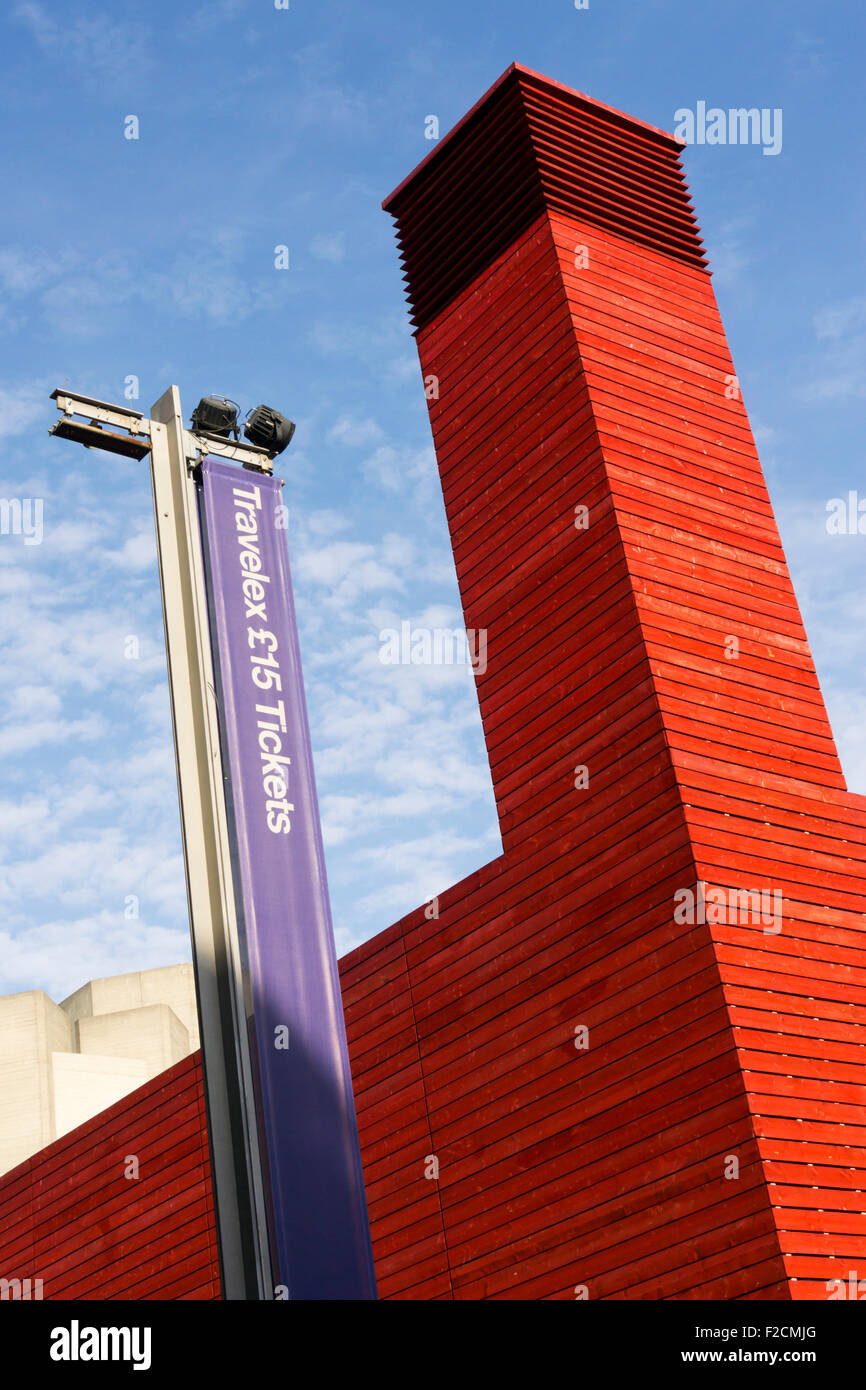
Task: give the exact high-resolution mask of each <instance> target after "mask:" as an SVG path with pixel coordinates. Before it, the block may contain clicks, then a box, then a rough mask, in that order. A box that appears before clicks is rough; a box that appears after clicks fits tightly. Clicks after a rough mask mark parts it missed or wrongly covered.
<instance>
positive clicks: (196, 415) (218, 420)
mask: <svg viewBox="0 0 866 1390" xmlns="http://www.w3.org/2000/svg"><path fill="white" fill-rule="evenodd" d="M192 427H193V429H194V430H195V431H196V433H197V434H215V435H217V436H218V437H219V438H220V439H231V437H232V435H234V437H235V439H237V437H238V407H237V405H236V404H235V402H234V401H230V400H229V399H228V397H227V396H202V398H201V400H200V401H199V403H198V405H197V406H196V408H195V410H194V411H193V412H192Z"/></svg>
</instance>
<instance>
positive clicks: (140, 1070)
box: [0, 964, 199, 1173]
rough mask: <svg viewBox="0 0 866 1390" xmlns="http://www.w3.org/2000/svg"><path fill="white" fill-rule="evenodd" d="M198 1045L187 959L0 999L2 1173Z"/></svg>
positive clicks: (0, 1159) (0, 1139) (9, 995)
mask: <svg viewBox="0 0 866 1390" xmlns="http://www.w3.org/2000/svg"><path fill="white" fill-rule="evenodd" d="M198 1046H199V1034H198V1016H197V1013H196V998H195V980H194V977H193V968H192V965H189V964H185V965H170V966H166V967H164V968H162V969H159V970H141V971H135V972H133V973H132V974H128V975H112V976H110V977H108V978H106V979H102V980H89V981H88V982H87V984H86V985H82V987H81V988H80V989H77V990H76V991H75V993H74V994H70V996H69V998H68V999H64V1000H63V1001H62V1002H61V1003H60V1004H55V1002H54V1000H53V999H50V998H49V997H48V995H47V994H45V993H44V992H43V991H42V990H38V989H33V990H25V991H24V992H23V993H21V994H7V995H5V996H4V997H3V998H0V1173H5V1172H8V1170H9V1169H10V1168H14V1167H15V1166H16V1165H17V1164H19V1163H21V1162H22V1161H23V1160H24V1159H26V1158H29V1157H30V1156H31V1154H34V1153H37V1152H38V1151H39V1150H40V1149H43V1148H44V1147H45V1146H46V1144H50V1143H52V1141H53V1140H55V1139H59V1138H60V1137H61V1135H64V1134H67V1133H68V1132H69V1131H70V1130H72V1129H75V1128H76V1127H77V1126H78V1125H80V1124H83V1123H84V1122H85V1120H89V1119H90V1118H91V1117H92V1116H93V1115H97V1114H99V1112H100V1111H102V1110H105V1109H106V1108H107V1107H108V1106H109V1105H113V1104H114V1103H115V1101H118V1100H120V1099H121V1098H122V1097H123V1096H126V1095H128V1094H129V1093H130V1091H134V1090H136V1089H137V1088H138V1087H139V1086H142V1085H144V1083H145V1082H146V1081H150V1080H151V1079H152V1078H153V1077H155V1076H158V1075H159V1074H160V1072H163V1071H165V1070H166V1068H168V1067H171V1066H173V1065H174V1063H175V1062H180V1061H182V1060H183V1058H184V1057H188V1056H189V1054H190V1053H191V1052H194V1051H195V1050H196V1049H197V1048H198Z"/></svg>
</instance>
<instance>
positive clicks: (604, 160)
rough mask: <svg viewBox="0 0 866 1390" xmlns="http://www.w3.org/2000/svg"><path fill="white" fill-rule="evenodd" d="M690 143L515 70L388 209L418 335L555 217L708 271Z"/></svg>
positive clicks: (516, 67)
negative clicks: (687, 164) (516, 243)
mask: <svg viewBox="0 0 866 1390" xmlns="http://www.w3.org/2000/svg"><path fill="white" fill-rule="evenodd" d="M682 148H683V145H682V142H681V141H679V140H677V139H675V138H674V136H672V135H669V134H667V133H666V132H665V131H663V130H657V129H656V128H655V127H654V126H650V125H646V124H645V123H644V122H643V121H638V120H636V119H635V118H634V117H632V116H626V115H624V114H623V112H621V111H616V110H615V109H614V108H613V107H610V106H605V105H604V104H603V103H602V102H598V101H593V99H592V98H591V97H587V96H584V95H583V93H581V92H576V91H573V90H572V89H571V88H570V87H564V86H562V85H561V84H560V83H558V82H552V81H551V80H550V79H549V78H546V77H542V76H540V74H538V73H535V72H532V71H530V69H528V68H524V67H521V66H520V64H518V63H513V64H512V65H511V67H510V68H508V69H507V70H506V71H505V72H504V73H503V74H502V76H501V77H500V78H499V80H498V81H497V82H496V83H494V85H493V86H492V87H491V88H490V90H489V91H488V92H486V93H485V95H484V96H483V97H482V98H481V100H480V101H479V102H478V103H477V104H476V105H475V106H474V107H473V108H472V110H471V111H470V112H469V113H468V114H467V115H466V116H464V118H463V119H462V120H461V121H460V122H458V124H457V125H456V126H455V127H454V128H453V130H451V131H449V133H448V134H447V135H446V136H445V137H444V138H443V139H442V140H441V141H440V142H439V143H438V144H437V145H436V146H435V148H434V149H433V150H431V152H430V154H429V155H428V156H427V158H426V159H424V160H423V161H422V162H421V163H420V164H419V165H418V167H417V168H416V169H415V170H414V171H413V172H412V173H411V174H410V175H409V176H408V178H406V179H404V180H403V182H402V183H401V184H400V186H399V187H398V188H396V189H395V190H394V192H393V193H392V194H391V195H390V196H389V197H388V198H386V199H385V202H384V203H383V204H382V206H383V207H384V208H385V210H386V211H387V212H390V213H391V215H392V216H393V217H394V219H395V221H396V223H397V238H398V242H399V246H400V256H401V259H402V262H403V268H404V279H405V280H406V282H407V290H408V295H409V300H410V304H411V309H412V321H413V323H414V324H415V326H416V327H417V328H421V327H423V326H424V324H426V323H428V322H429V321H430V320H431V319H432V318H433V317H434V316H435V315H436V314H437V313H438V312H439V310H440V309H441V308H443V307H444V305H446V304H448V303H449V302H450V300H452V299H453V298H454V296H455V295H457V294H459V292H460V291H461V290H462V289H463V288H464V287H465V286H466V285H468V284H469V283H470V282H471V281H472V280H473V279H474V278H475V276H476V275H477V274H478V273H479V272H480V271H481V270H483V269H484V267H485V266H487V265H489V264H490V262H491V261H492V260H494V259H495V257H496V256H498V255H499V254H500V252H502V251H503V250H504V249H505V248H506V246H508V245H509V243H510V242H512V241H513V240H514V238H515V237H516V236H517V235H518V234H519V233H520V232H521V231H522V230H523V229H524V228H525V227H527V226H528V225H529V224H530V223H531V222H533V221H534V220H535V218H536V217H538V216H539V215H540V214H541V213H542V212H543V211H544V210H545V209H546V208H549V209H552V210H554V211H561V212H568V213H571V214H572V215H574V216H576V217H579V218H580V219H582V220H583V221H585V222H587V223H590V224H591V225H594V226H598V227H605V228H607V229H608V230H610V231H613V232H618V233H619V234H620V235H621V236H624V237H629V238H630V239H631V240H633V241H637V242H641V243H642V244H643V245H646V246H652V247H654V248H655V249H656V250H658V251H662V252H665V253H666V254H668V255H670V256H674V257H676V259H678V260H681V261H686V262H687V263H688V264H690V265H696V266H705V265H706V260H705V258H704V255H703V247H702V242H701V238H700V236H699V233H698V226H697V222H696V221H695V215H694V212H693V210H692V206H691V203H690V201H689V197H688V191H687V187H686V182H685V178H684V176H683V171H682V168H681V166H680V160H679V152H680V150H681V149H682Z"/></svg>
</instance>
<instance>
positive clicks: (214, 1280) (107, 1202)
mask: <svg viewBox="0 0 866 1390" xmlns="http://www.w3.org/2000/svg"><path fill="white" fill-rule="evenodd" d="M132 1160H136V1162H137V1176H136V1177H133V1176H132V1174H133V1172H135V1171H136V1170H135V1168H134V1166H133V1163H132ZM0 1276H2V1277H4V1278H7V1279H12V1278H17V1279H22V1280H25V1279H30V1280H31V1281H32V1280H34V1279H41V1280H42V1290H41V1296H42V1297H43V1298H44V1299H46V1300H51V1299H59V1300H67V1299H103V1298H108V1299H130V1300H133V1299H187V1298H189V1299H213V1298H218V1297H219V1267H218V1260H217V1245H216V1227H215V1222H214V1210H213V1198H212V1193H211V1181H210V1164H209V1160H208V1146H207V1126H206V1121H205V1105H204V1090H203V1087H202V1078H201V1057H200V1054H199V1053H196V1055H195V1056H194V1057H188V1058H186V1060H185V1061H183V1062H178V1064H177V1065H176V1066H174V1067H171V1068H170V1069H169V1070H168V1071H166V1072H163V1073H162V1075H161V1076H158V1077H156V1078H155V1079H154V1080H153V1081H149V1082H148V1083H147V1085H145V1086H142V1087H140V1088H139V1090H137V1091H134V1092H133V1093H132V1095H130V1096H126V1097H125V1098H124V1099H123V1100H120V1101H118V1102H117V1104H116V1105H112V1106H111V1107H110V1109H108V1110H104V1111H103V1112H102V1114H101V1115H97V1116H96V1117H95V1118H94V1119H92V1120H89V1121H88V1122H87V1124H85V1125H81V1126H80V1127H79V1128H78V1129H75V1130H73V1131H72V1132H71V1133H70V1134H67V1135H65V1136H64V1137H63V1138H62V1139H58V1140H56V1142H55V1143H53V1144H50V1145H49V1146H48V1148H46V1149H42V1150H41V1151H40V1152H39V1153H37V1154H34V1156H33V1157H32V1158H29V1159H27V1160H26V1162H24V1163H21V1164H19V1166H18V1167H17V1168H13V1169H12V1171H11V1173H5V1174H4V1175H3V1177H2V1178H0ZM34 1296H35V1290H34V1288H33V1286H32V1284H31V1297H34Z"/></svg>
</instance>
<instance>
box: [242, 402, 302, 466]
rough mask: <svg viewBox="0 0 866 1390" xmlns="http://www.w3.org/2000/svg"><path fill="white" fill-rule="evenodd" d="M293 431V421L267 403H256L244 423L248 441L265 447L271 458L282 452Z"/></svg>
mask: <svg viewBox="0 0 866 1390" xmlns="http://www.w3.org/2000/svg"><path fill="white" fill-rule="evenodd" d="M294 432H295V426H294V422H293V421H292V420H288V419H287V418H286V416H285V415H281V414H280V413H279V411H278V410H272V409H271V407H270V406H269V405H257V406H256V407H255V409H254V410H251V411H250V413H249V415H248V416H247V421H246V424H245V425H244V434H245V435H246V437H247V439H248V440H249V441H250V443H251V444H256V445H257V446H258V447H259V448H260V449H265V450H266V451H267V453H268V454H270V456H271V458H275V457H276V455H277V454H281V453H282V452H283V450H284V449H285V448H286V447H287V445H288V444H289V442H290V440H291V438H292V435H293V434H294Z"/></svg>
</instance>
